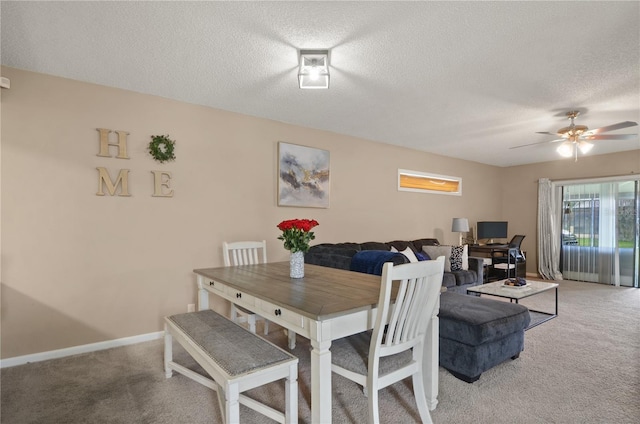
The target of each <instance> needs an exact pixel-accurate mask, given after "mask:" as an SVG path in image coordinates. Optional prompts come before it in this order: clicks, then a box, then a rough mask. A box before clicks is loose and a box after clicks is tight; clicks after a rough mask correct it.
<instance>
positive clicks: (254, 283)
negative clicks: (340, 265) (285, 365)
mask: <svg viewBox="0 0 640 424" xmlns="http://www.w3.org/2000/svg"><path fill="white" fill-rule="evenodd" d="M193 272H194V273H195V274H196V275H197V281H198V310H203V309H207V308H209V294H210V293H212V294H215V295H216V296H220V297H222V298H224V299H227V300H229V301H230V302H233V303H235V304H237V305H240V306H242V307H244V308H246V309H248V310H250V311H253V312H255V313H257V314H259V315H261V316H263V317H265V318H266V319H268V320H269V321H272V322H275V323H276V324H278V325H281V326H282V327H285V328H287V329H289V330H291V331H295V332H296V333H297V334H299V335H300V336H303V337H306V338H308V339H309V340H310V341H311V347H312V350H311V420H312V422H313V423H322V424H325V423H330V422H331V351H330V350H329V349H330V347H331V341H332V340H335V339H339V338H342V337H346V336H349V335H352V334H356V333H359V332H362V331H366V330H369V329H371V328H373V324H374V322H375V317H376V311H377V310H376V304H377V302H378V296H379V294H380V277H379V276H375V275H369V274H362V273H358V272H351V271H345V270H341V269H334V268H328V267H322V266H317V265H309V264H305V276H304V278H301V279H292V278H290V277H289V262H274V263H266V264H258V265H244V266H235V267H222V268H207V269H195V270H194V271H193ZM439 309H440V308H439V304H438V305H437V306H436V309H435V310H436V314H434V315H433V316H432V317H431V322H430V325H429V326H428V329H427V334H426V336H425V349H424V351H425V353H424V360H423V375H424V381H425V393H426V397H427V404H428V406H429V409H430V410H433V409H435V407H436V405H437V403H438V400H437V396H438V333H439V331H438V325H439V324H438V317H437V311H438V310H439Z"/></svg>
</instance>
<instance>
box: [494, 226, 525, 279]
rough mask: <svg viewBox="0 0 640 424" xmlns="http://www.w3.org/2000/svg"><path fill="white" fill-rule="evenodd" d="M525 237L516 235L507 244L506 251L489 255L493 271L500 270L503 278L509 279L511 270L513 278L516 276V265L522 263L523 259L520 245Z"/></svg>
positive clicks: (497, 251)
mask: <svg viewBox="0 0 640 424" xmlns="http://www.w3.org/2000/svg"><path fill="white" fill-rule="evenodd" d="M524 238H525V236H523V235H516V236H513V238H512V239H511V241H510V242H509V246H508V249H505V250H504V251H499V250H496V251H494V252H493V253H492V254H491V263H492V267H493V269H494V270H500V272H503V273H504V278H511V277H512V275H511V270H513V277H516V276H517V275H518V263H519V262H524V261H525V257H524V253H522V249H521V247H520V246H521V245H522V240H524Z"/></svg>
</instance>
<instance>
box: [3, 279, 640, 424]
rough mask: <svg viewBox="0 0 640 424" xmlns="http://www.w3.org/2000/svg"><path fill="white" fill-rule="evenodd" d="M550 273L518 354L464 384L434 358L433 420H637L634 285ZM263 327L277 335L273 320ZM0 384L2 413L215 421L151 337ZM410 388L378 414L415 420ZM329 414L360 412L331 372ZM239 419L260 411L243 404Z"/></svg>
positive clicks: (7, 418)
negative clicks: (543, 318) (550, 314)
mask: <svg viewBox="0 0 640 424" xmlns="http://www.w3.org/2000/svg"><path fill="white" fill-rule="evenodd" d="M560 284H561V286H560V295H559V297H560V304H559V313H560V315H559V317H557V318H555V319H553V320H551V321H548V322H546V323H544V324H542V325H540V326H538V327H535V328H533V329H531V330H529V331H527V332H526V335H525V350H524V352H522V354H521V355H520V358H519V359H516V360H514V361H511V360H509V361H507V362H505V363H503V364H501V365H499V366H497V367H495V368H493V369H491V370H489V371H487V372H485V373H484V374H483V375H482V376H481V377H480V380H478V381H477V382H475V383H473V384H468V383H465V382H462V381H460V380H457V379H456V378H454V377H453V376H451V375H450V374H449V373H448V372H447V371H445V370H443V369H440V374H439V378H440V395H439V402H440V403H439V404H438V407H437V408H436V410H435V411H433V412H432V417H433V420H434V422H435V423H637V422H640V400H639V399H640V290H638V289H629V288H614V287H611V286H605V285H599V284H590V283H577V282H571V281H564V282H560ZM553 302H554V299H553V292H552V291H551V292H547V293H543V294H541V295H537V296H534V297H531V298H528V299H525V300H523V301H522V302H521V303H522V304H524V305H526V306H529V307H533V308H534V309H542V310H548V311H551V310H552V309H553ZM274 327H275V326H274ZM269 337H270V338H271V339H272V340H274V341H276V342H278V343H279V344H281V345H282V346H284V345H285V343H286V340H285V337H284V336H283V334H282V332H281V331H273V332H272V333H271V334H270V336H269ZM175 350H176V351H177V350H178V348H177V347H176V348H175ZM294 353H295V354H296V355H298V357H299V358H300V381H299V383H300V403H299V414H300V422H302V423H308V422H309V412H310V411H309V399H310V396H309V344H308V343H307V342H306V341H305V340H304V339H303V338H301V337H298V345H297V347H296V349H295V351H294ZM178 356H179V357H181V358H183V360H184V361H189V358H188V357H187V356H186V355H180V354H176V357H178ZM191 364H192V366H195V364H193V363H192V362H191ZM0 384H1V391H2V397H1V399H2V403H1V405H0V421H1V422H2V423H5V424H23V423H24V424H26V423H38V424H42V423H56V424H57V423H83V424H84V423H149V424H156V423H176V424H177V423H188V424H191V423H193V424H197V423H217V422H221V420H220V413H219V411H218V409H217V404H216V403H215V397H214V396H213V393H212V392H211V391H209V390H208V389H206V388H204V387H202V386H200V385H198V384H197V383H195V382H193V381H191V380H188V379H187V378H185V377H183V376H180V375H176V376H174V377H173V378H171V379H169V380H167V379H165V378H164V372H163V369H162V342H161V341H159V340H158V341H153V342H147V343H141V344H139V345H134V346H128V347H122V348H115V349H110V350H106V351H101V352H94V353H89V354H83V355H77V356H73V357H68V358H62V359H57V360H51V361H46V362H40V363H34V364H28V365H23V366H17V367H12V368H6V369H3V370H2V372H1V379H0ZM410 389H411V384H410V382H409V380H407V381H406V382H404V383H400V384H396V385H393V386H391V387H389V388H387V389H385V390H383V391H382V392H381V401H380V409H381V417H382V420H383V422H388V423H411V422H416V421H417V420H418V414H417V410H416V407H415V402H414V400H413V397H412V395H411V390H410ZM252 394H253V395H254V396H257V397H259V398H261V399H263V400H266V401H268V402H269V403H271V404H272V405H275V406H279V405H280V404H281V399H283V396H282V394H283V387H282V385H281V384H279V383H275V384H272V385H269V386H266V387H264V388H259V389H256V390H254V391H252ZM333 417H334V422H337V423H362V422H365V421H366V398H365V397H364V396H363V394H362V391H361V389H360V388H358V387H357V386H356V385H354V384H353V383H351V382H349V381H348V380H345V379H343V378H341V377H339V376H335V375H334V379H333ZM241 419H242V420H243V422H246V423H262V422H269V420H267V419H265V418H263V417H261V416H258V415H256V414H255V413H253V411H250V410H248V409H246V408H244V407H243V408H242V409H241Z"/></svg>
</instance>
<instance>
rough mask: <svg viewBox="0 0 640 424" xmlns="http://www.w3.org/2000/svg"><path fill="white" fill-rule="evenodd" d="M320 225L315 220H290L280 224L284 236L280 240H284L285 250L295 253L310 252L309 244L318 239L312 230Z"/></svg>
mask: <svg viewBox="0 0 640 424" xmlns="http://www.w3.org/2000/svg"><path fill="white" fill-rule="evenodd" d="M317 225H319V224H318V221H316V220H315V219H289V220H287V221H282V222H281V223H280V224H278V228H279V229H280V230H281V231H282V235H281V236H280V237H278V240H284V248H285V249H287V250H290V251H291V253H295V252H308V251H309V242H310V241H311V240H313V239H315V238H316V236H315V234H313V231H311V229H312V228H313V227H315V226H317Z"/></svg>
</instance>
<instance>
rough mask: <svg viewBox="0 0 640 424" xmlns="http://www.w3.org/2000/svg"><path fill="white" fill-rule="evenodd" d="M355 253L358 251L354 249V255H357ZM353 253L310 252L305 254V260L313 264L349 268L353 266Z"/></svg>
mask: <svg viewBox="0 0 640 424" xmlns="http://www.w3.org/2000/svg"><path fill="white" fill-rule="evenodd" d="M309 252H311V251H309ZM355 253H357V252H356V251H355V250H354V251H353V255H355ZM353 255H349V256H345V255H341V254H334V253H322V254H314V253H309V254H306V255H304V262H305V263H307V264H311V265H320V266H327V267H329V268H336V269H346V270H348V269H349V267H350V266H351V258H352V256H353Z"/></svg>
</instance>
